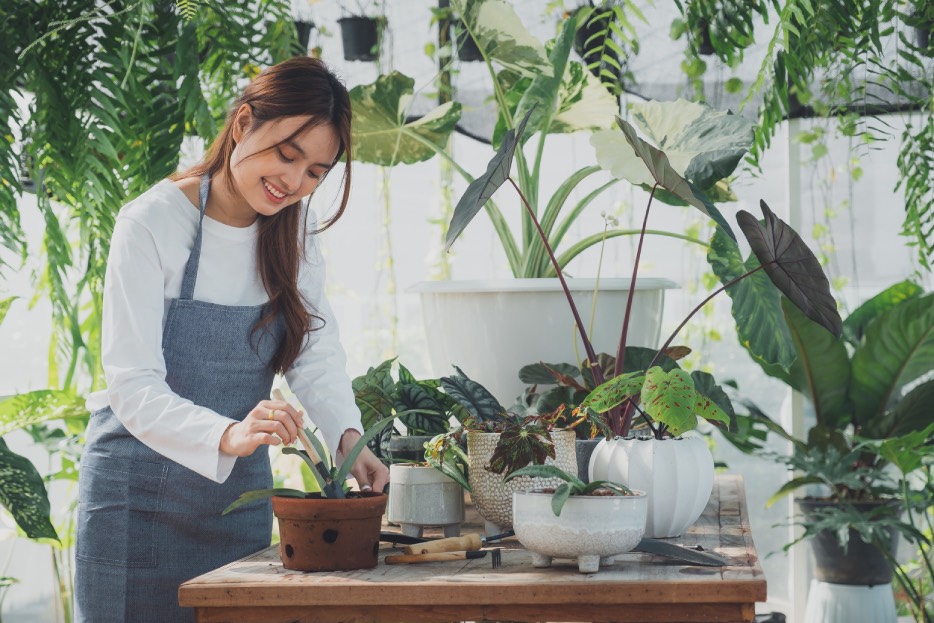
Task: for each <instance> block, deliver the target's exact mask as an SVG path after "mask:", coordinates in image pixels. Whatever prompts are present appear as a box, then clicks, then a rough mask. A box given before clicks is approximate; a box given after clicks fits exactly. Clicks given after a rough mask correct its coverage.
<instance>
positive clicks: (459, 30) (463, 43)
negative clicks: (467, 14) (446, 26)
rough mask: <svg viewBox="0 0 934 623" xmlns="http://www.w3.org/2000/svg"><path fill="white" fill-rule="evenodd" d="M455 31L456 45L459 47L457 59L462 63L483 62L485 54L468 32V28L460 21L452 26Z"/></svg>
mask: <svg viewBox="0 0 934 623" xmlns="http://www.w3.org/2000/svg"><path fill="white" fill-rule="evenodd" d="M452 28H453V30H454V45H456V46H457V58H459V59H460V60H462V61H468V62H475V61H482V60H483V54H481V53H480V48H479V47H478V46H477V42H476V40H475V39H474V38H473V37H472V36H471V35H470V33H469V32H467V28H466V27H465V26H464V23H463V22H462V21H460V20H458V21H455V22H454V23H453V24H452Z"/></svg>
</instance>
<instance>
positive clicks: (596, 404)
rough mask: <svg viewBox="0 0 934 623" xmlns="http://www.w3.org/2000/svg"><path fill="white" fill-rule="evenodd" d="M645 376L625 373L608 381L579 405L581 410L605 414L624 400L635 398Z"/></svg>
mask: <svg viewBox="0 0 934 623" xmlns="http://www.w3.org/2000/svg"><path fill="white" fill-rule="evenodd" d="M644 383H645V375H643V374H641V373H640V372H627V373H625V374H620V375H619V376H617V377H615V378H612V379H610V380H609V381H607V382H605V383H603V384H602V385H599V386H597V387H596V388H594V390H593V391H592V392H590V394H589V395H588V396H587V398H586V399H585V400H584V402H582V403H581V404H580V408H581V409H585V408H586V409H591V410H593V411H595V412H597V413H606V412H607V411H609V410H610V409H612V408H613V407H615V406H617V405H619V404H622V402H623V401H624V400H627V399H628V398H631V397H632V396H635V395H636V394H638V393H639V392H640V391H641V390H642V386H643V384H644Z"/></svg>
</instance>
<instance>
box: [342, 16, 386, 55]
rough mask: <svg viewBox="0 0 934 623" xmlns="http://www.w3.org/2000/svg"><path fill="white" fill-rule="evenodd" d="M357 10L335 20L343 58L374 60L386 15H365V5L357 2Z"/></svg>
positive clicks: (383, 29) (384, 26) (380, 41)
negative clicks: (339, 34)
mask: <svg viewBox="0 0 934 623" xmlns="http://www.w3.org/2000/svg"><path fill="white" fill-rule="evenodd" d="M357 8H358V12H357V13H356V14H354V15H349V16H344V17H342V18H340V19H338V20H337V23H338V24H340V27H341V43H343V46H344V60H347V61H375V60H376V59H377V58H379V48H380V44H381V43H382V38H383V32H384V31H385V29H386V17H385V16H383V15H379V16H377V17H371V16H369V15H366V11H365V10H364V9H365V7H364V6H363V5H362V4H361V3H360V2H358V3H357Z"/></svg>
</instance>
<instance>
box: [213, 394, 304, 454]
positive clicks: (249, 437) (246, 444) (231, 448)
mask: <svg viewBox="0 0 934 623" xmlns="http://www.w3.org/2000/svg"><path fill="white" fill-rule="evenodd" d="M302 416H303V414H302V412H300V411H296V410H295V407H293V406H292V405H290V404H289V403H288V402H286V401H284V400H263V401H261V402H260V403H259V404H257V405H256V406H255V407H254V408H253V410H252V411H250V413H249V414H248V415H247V416H246V417H245V418H244V419H243V421H242V422H236V423H234V424H231V425H230V426H228V427H227V430H225V431H224V434H223V435H222V436H221V441H220V451H221V452H223V453H225V454H231V455H233V456H250V455H251V454H253V452H255V451H256V449H257V448H258V447H259V446H262V445H267V446H277V445H279V444H280V443H285V445H287V446H288V445H291V444H292V443H294V442H295V441H296V440H297V439H298V429H299V428H301V427H302Z"/></svg>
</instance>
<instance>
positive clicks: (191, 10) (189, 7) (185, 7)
mask: <svg viewBox="0 0 934 623" xmlns="http://www.w3.org/2000/svg"><path fill="white" fill-rule="evenodd" d="M175 6H177V7H178V13H179V15H181V16H182V18H183V19H184V20H185V21H186V22H190V21H191V20H193V19H194V18H195V16H197V15H198V6H197V2H196V0H178V1H177V2H176V3H175Z"/></svg>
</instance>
